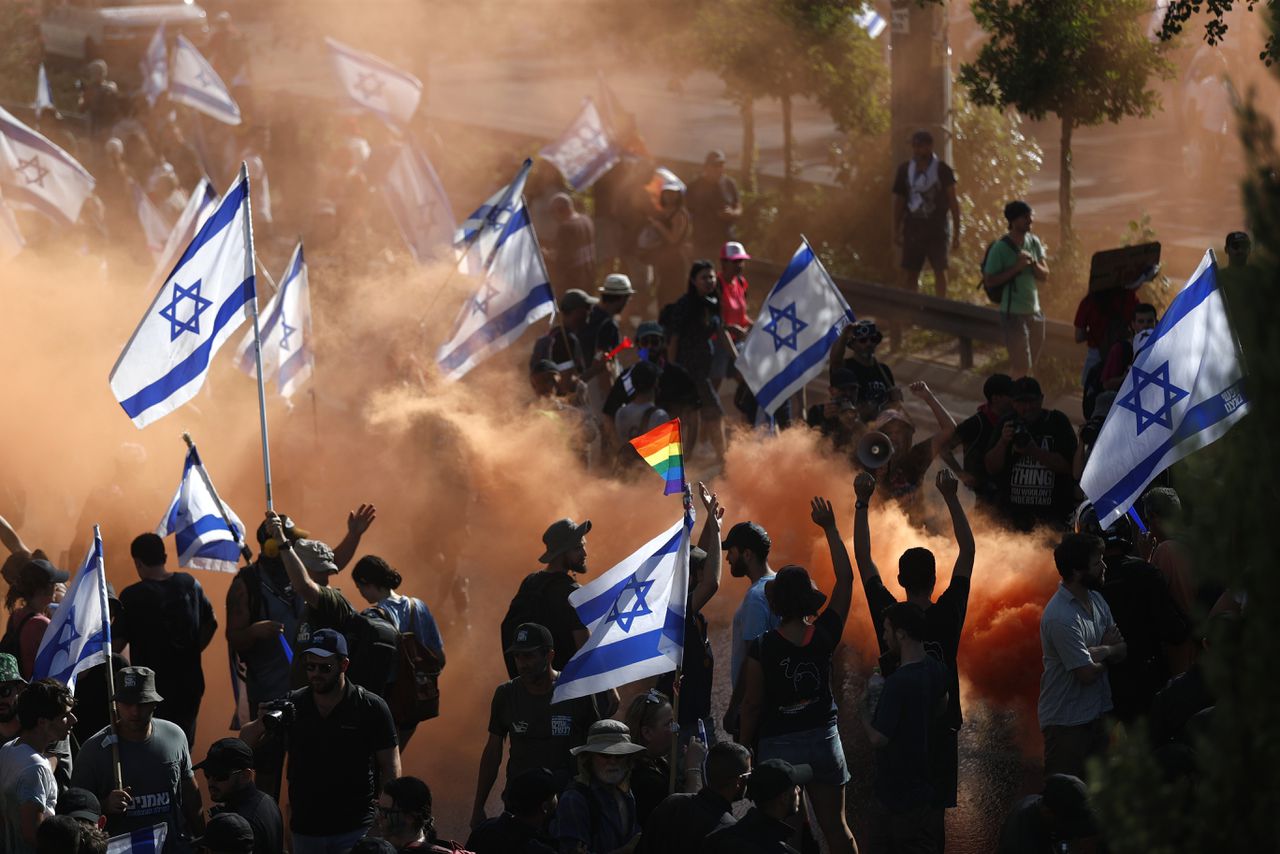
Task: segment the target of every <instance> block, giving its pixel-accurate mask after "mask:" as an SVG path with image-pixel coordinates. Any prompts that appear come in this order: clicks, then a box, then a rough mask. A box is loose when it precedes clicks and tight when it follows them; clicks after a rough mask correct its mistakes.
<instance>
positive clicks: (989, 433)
mask: <svg viewBox="0 0 1280 854" xmlns="http://www.w3.org/2000/svg"><path fill="white" fill-rule="evenodd" d="M982 395H983V397H985V398H986V399H987V402H986V403H984V404H982V405H981V406H979V407H978V411H977V412H975V413H973V414H972V415H970V416H969V417H968V418H966V419H965V420H963V421H961V422H960V423H959V424H958V425H956V429H955V432H954V433H953V434H952V436H951V443H950V447H949V448H948V449H947V450H946V451H943V453H942V454H941V456H942V461H943V462H945V463H946V464H947V465H948V466H950V467H951V470H952V471H954V472H955V473H956V474H957V475H959V477H960V482H961V483H963V484H964V485H965V486H967V487H968V488H969V489H971V490H973V496H974V499H975V500H977V501H978V502H979V503H981V504H983V505H987V506H992V505H994V504H995V502H996V499H997V497H998V493H997V490H996V487H995V484H993V483H992V482H991V476H990V475H989V474H987V451H989V450H990V449H991V446H992V445H994V444H995V442H996V438H997V437H998V436H999V435H1000V428H1001V427H1002V426H1003V424H1004V422H1005V420H1006V419H1007V418H1008V417H1009V416H1010V415H1012V414H1013V378H1012V377H1010V376H1009V375H1008V374H992V375H991V376H989V377H987V381H986V382H984V383H983V384H982ZM957 445H959V446H962V447H963V448H964V464H963V465H961V464H960V463H958V462H956V458H955V457H954V456H953V455H952V450H953V449H954V448H955V447H956V446H957Z"/></svg>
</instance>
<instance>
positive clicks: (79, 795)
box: [54, 786, 102, 824]
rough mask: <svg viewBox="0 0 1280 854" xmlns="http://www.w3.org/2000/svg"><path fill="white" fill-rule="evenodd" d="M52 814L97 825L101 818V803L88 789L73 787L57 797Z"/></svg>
mask: <svg viewBox="0 0 1280 854" xmlns="http://www.w3.org/2000/svg"><path fill="white" fill-rule="evenodd" d="M54 813H55V814H56V815H69V816H71V817H72V818H78V819H80V820H81V821H87V822H90V823H92V824H97V823H98V819H99V818H101V817H102V803H101V802H100V801H99V800H98V796H97V795H95V794H94V793H93V792H91V791H89V790H88V789H81V788H78V787H75V786H73V787H71V788H70V789H67V790H65V791H63V793H62V794H60V795H58V806H57V808H56V809H55V810H54Z"/></svg>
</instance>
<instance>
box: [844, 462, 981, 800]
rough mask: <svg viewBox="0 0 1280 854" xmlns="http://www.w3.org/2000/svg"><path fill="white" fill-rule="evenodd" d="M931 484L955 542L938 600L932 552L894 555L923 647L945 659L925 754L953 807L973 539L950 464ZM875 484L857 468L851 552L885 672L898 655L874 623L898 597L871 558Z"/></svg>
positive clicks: (937, 791)
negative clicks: (921, 626)
mask: <svg viewBox="0 0 1280 854" xmlns="http://www.w3.org/2000/svg"><path fill="white" fill-rule="evenodd" d="M936 484H937V487H938V492H940V493H942V498H943V500H944V501H945V502H946V504H947V509H948V510H949V511H950V512H951V526H952V530H953V531H954V532H955V538H956V546H957V547H958V548H959V554H958V555H957V556H956V563H955V566H954V567H953V568H952V570H951V582H950V583H949V584H948V585H947V589H946V590H945V591H943V593H942V595H941V596H939V597H938V599H937V601H936V602H935V601H933V590H934V586H935V585H936V583H937V568H936V563H935V560H934V557H933V553H932V552H930V551H929V550H928V549H924V548H911V549H907V550H906V551H905V552H903V553H902V557H901V558H899V560H898V584H900V585H901V586H902V588H903V589H904V590H905V591H906V593H907V601H908V602H911V603H913V604H914V605H916V606H918V607H919V608H920V609H921V610H922V611H923V612H924V616H925V634H924V642H925V650H926V652H927V653H928V654H929V655H930V656H932V657H934V658H936V659H937V660H938V661H940V662H941V663H942V664H944V665H946V669H947V683H946V684H947V695H948V700H947V708H946V715H945V716H944V717H943V718H942V719H941V720H940V721H939V722H938V725H937V727H936V731H935V732H934V733H933V736H934V740H933V743H934V744H935V745H936V749H934V750H932V751H931V754H930V767H931V772H930V777H931V782H932V786H933V792H934V797H935V800H936V804H937V806H939V807H954V806H955V805H956V792H957V788H958V769H959V754H958V750H959V748H958V742H957V734H958V733H959V731H960V725H961V722H962V718H961V713H960V677H959V671H958V670H957V668H956V656H957V654H958V653H959V651H960V632H961V630H962V629H963V628H964V618H965V612H966V611H967V609H968V606H969V579H970V577H971V576H972V575H973V559H974V552H975V544H974V539H973V530H972V529H971V528H970V527H969V519H968V517H967V516H965V512H964V506H963V505H962V504H961V503H960V496H959V494H958V493H959V484H958V482H957V481H956V476H955V475H954V474H952V473H951V470H950V469H942V470H941V471H939V472H938V476H937V480H936ZM875 489H876V479H875V478H874V477H872V476H871V475H870V474H867V473H866V472H863V473H862V474H859V475H858V477H857V479H856V480H854V482H853V491H854V493H855V495H856V496H857V499H858V500H857V504H856V505H854V506H855V510H854V517H853V520H854V521H853V554H854V559H855V560H856V561H857V563H858V574H859V576H860V577H861V578H862V587H863V589H865V590H866V592H867V608H868V610H869V611H870V612H871V624H872V625H873V626H875V627H876V628H877V632H876V637H877V638H878V639H879V641H880V672H881V673H882V674H883V675H884V676H885V677H886V678H888V677H889V676H890V675H891V674H892V673H893V672H894V670H896V669H897V667H898V664H899V661H898V656H897V654H896V653H895V651H894V650H893V649H892V648H891V647H890V644H889V640H888V639H887V638H886V637H884V636H883V633H882V632H880V631H878V629H880V628H881V625H882V623H883V620H884V613H885V610H886V609H888V608H889V607H890V606H892V605H894V604H896V603H897V601H898V600H897V599H896V598H895V597H894V595H893V594H892V593H890V592H889V591H888V590H887V589H886V588H885V586H884V581H883V580H881V578H880V570H879V569H877V568H876V565H875V562H874V561H873V560H872V559H871V526H870V522H869V519H868V516H869V512H868V510H869V505H870V502H871V496H872V495H873V494H874V492H875Z"/></svg>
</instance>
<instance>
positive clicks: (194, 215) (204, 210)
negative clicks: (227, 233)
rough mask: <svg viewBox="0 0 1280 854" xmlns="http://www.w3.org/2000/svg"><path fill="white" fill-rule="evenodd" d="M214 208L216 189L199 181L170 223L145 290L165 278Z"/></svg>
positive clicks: (216, 201) (207, 180) (207, 183)
mask: <svg viewBox="0 0 1280 854" xmlns="http://www.w3.org/2000/svg"><path fill="white" fill-rule="evenodd" d="M217 208H218V192H217V190H215V189H213V185H212V184H210V183H209V179H208V178H201V179H200V182H199V183H198V184H196V187H195V189H194V190H192V191H191V195H190V196H188V197H187V205H186V207H184V208H183V209H182V213H181V214H179V215H178V220H177V222H175V223H174V224H173V228H172V230H170V232H169V236H168V237H167V238H166V239H165V242H164V248H163V249H162V250H161V251H160V257H159V258H158V259H157V261H156V268H155V271H154V272H152V274H151V281H149V282H148V283H147V290H148V291H152V290H155V289H156V288H158V287H160V283H161V282H163V281H164V278H165V276H167V275H169V273H170V272H171V271H172V270H173V268H174V265H175V264H177V263H178V258H180V257H181V256H182V253H183V251H184V250H185V249H186V248H187V247H188V246H189V245H191V241H192V240H193V239H195V236H196V232H198V231H199V230H200V226H202V225H204V224H205V221H206V220H208V219H209V217H210V216H212V215H213V212H214V211H215V210H217Z"/></svg>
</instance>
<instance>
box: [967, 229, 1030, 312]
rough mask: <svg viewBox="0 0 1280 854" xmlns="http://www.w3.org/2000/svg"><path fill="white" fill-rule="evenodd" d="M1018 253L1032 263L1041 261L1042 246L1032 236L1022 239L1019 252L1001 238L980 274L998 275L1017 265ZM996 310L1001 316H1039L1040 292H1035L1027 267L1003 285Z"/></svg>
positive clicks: (992, 249) (993, 247) (988, 255)
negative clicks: (1002, 293) (1031, 259)
mask: <svg viewBox="0 0 1280 854" xmlns="http://www.w3.org/2000/svg"><path fill="white" fill-rule="evenodd" d="M1022 252H1026V253H1029V254H1030V255H1031V257H1032V258H1033V259H1035V260H1036V261H1043V260H1044V258H1045V252H1044V244H1043V243H1041V242H1040V238H1038V237H1036V236H1035V235H1034V234H1028V235H1027V236H1026V238H1025V239H1024V240H1023V242H1022V249H1020V250H1018V249H1014V248H1013V247H1012V246H1010V245H1009V243H1008V242H1007V241H1006V240H1004V239H1003V238H1002V239H1000V240H997V241H996V242H995V245H993V246H992V247H991V252H989V253H988V254H987V263H986V265H985V266H983V268H982V272H983V273H984V274H986V275H988V276H991V275H995V274H996V273H1001V272H1003V271H1005V270H1007V269H1009V268H1010V267H1012V266H1013V265H1014V264H1015V263H1017V261H1018V255H1019V254H1021V253H1022ZM1000 311H1001V312H1002V313H1004V314H1039V313H1040V292H1039V291H1038V290H1037V289H1036V279H1035V276H1033V275H1032V274H1031V268H1030V267H1028V268H1026V269H1025V270H1023V271H1022V272H1021V273H1019V274H1018V275H1017V276H1015V277H1014V278H1013V281H1011V282H1006V283H1005V286H1004V296H1003V297H1001V299H1000Z"/></svg>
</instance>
